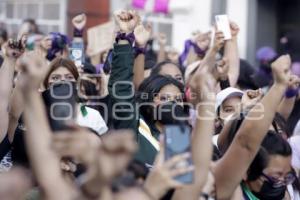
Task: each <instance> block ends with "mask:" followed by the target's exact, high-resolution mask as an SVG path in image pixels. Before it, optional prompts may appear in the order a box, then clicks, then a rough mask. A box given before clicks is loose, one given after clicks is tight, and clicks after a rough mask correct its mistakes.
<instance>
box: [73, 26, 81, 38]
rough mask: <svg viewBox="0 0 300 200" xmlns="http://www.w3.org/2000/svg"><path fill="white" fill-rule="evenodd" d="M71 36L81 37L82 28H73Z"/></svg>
mask: <svg viewBox="0 0 300 200" xmlns="http://www.w3.org/2000/svg"><path fill="white" fill-rule="evenodd" d="M73 36H74V37H82V36H83V29H81V30H80V29H77V28H74V31H73Z"/></svg>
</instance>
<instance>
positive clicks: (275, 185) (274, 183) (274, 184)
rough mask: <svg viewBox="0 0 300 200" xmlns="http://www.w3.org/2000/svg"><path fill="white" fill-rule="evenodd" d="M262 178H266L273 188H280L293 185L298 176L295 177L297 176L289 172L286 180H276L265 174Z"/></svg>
mask: <svg viewBox="0 0 300 200" xmlns="http://www.w3.org/2000/svg"><path fill="white" fill-rule="evenodd" d="M262 176H263V177H264V178H266V179H267V181H268V182H269V183H271V184H272V187H273V188H279V187H282V186H285V185H289V184H292V183H293V182H294V181H295V179H296V176H295V174H294V173H293V172H289V173H288V174H287V175H286V176H285V177H284V180H279V179H278V178H274V177H272V176H268V175H266V174H265V173H262Z"/></svg>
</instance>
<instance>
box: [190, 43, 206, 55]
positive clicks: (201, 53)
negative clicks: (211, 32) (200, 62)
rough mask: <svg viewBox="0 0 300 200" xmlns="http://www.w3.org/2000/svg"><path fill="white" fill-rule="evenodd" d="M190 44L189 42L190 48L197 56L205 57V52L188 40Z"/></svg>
mask: <svg viewBox="0 0 300 200" xmlns="http://www.w3.org/2000/svg"><path fill="white" fill-rule="evenodd" d="M190 42H191V45H192V47H193V48H194V50H195V53H196V54H197V55H198V56H205V53H206V50H203V49H201V48H200V47H198V45H197V44H195V43H194V42H192V41H191V40H190Z"/></svg>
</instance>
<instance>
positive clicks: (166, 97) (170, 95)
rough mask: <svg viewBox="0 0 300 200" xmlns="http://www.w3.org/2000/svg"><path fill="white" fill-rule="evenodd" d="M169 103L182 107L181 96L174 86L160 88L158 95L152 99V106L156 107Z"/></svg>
mask: <svg viewBox="0 0 300 200" xmlns="http://www.w3.org/2000/svg"><path fill="white" fill-rule="evenodd" d="M169 101H174V102H176V103H178V104H180V105H181V106H183V94H182V93H181V92H180V90H179V88H178V87H176V86H175V85H166V86H164V87H162V88H161V90H160V91H159V93H158V94H157V95H156V96H155V97H154V104H155V105H156V106H157V105H159V104H162V103H166V102H169Z"/></svg>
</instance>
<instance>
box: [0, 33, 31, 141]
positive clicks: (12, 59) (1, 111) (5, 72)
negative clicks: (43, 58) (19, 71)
mask: <svg viewBox="0 0 300 200" xmlns="http://www.w3.org/2000/svg"><path fill="white" fill-rule="evenodd" d="M25 41H26V37H25V36H23V37H22V38H21V40H19V41H14V40H12V39H10V40H9V41H8V42H7V43H5V44H4V45H3V47H2V51H3V57H4V61H3V64H2V66H1V68H0V98H1V101H0V119H1V120H0V142H1V141H2V140H3V139H4V137H5V136H6V134H7V129H8V122H9V105H10V103H9V102H10V96H11V92H12V88H13V78H14V71H15V66H16V61H17V59H18V58H19V57H20V56H21V55H22V54H23V52H24V47H25Z"/></svg>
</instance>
